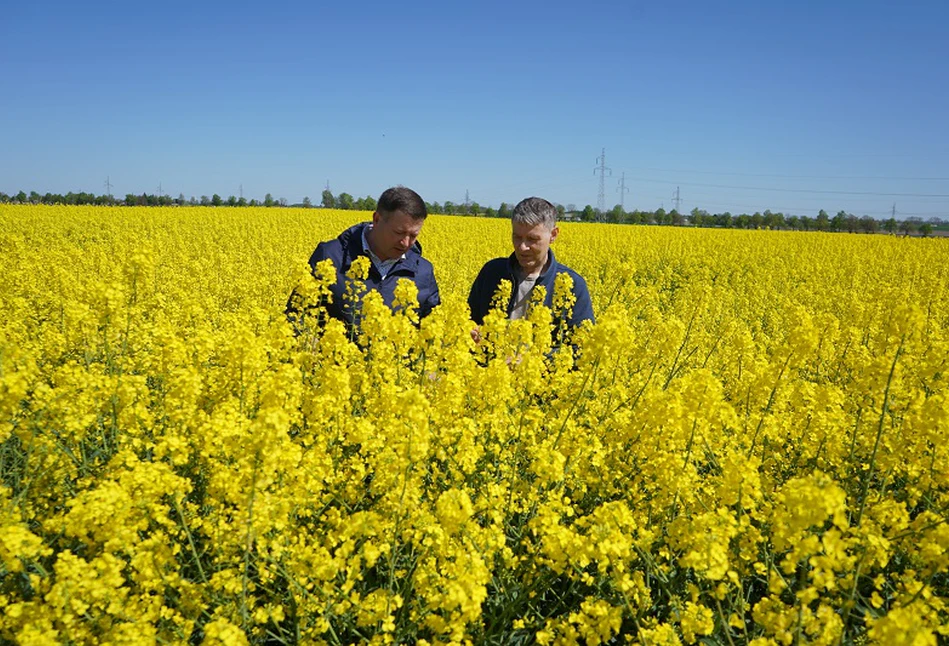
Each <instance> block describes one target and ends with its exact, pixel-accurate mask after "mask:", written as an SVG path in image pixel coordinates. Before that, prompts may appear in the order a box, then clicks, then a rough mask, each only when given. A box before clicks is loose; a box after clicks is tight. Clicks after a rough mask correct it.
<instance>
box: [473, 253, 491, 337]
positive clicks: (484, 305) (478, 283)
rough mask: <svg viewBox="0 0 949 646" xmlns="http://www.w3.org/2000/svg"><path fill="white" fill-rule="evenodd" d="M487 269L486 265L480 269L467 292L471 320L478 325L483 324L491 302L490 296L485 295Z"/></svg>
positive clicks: (486, 289)
mask: <svg viewBox="0 0 949 646" xmlns="http://www.w3.org/2000/svg"><path fill="white" fill-rule="evenodd" d="M487 268H488V266H487V265H485V266H484V267H482V268H481V271H479V272H478V277H477V278H475V281H474V283H472V285H471V290H470V291H469V292H468V309H469V310H471V320H472V321H474V322H475V323H477V324H478V325H481V324H483V323H484V315H485V314H487V313H488V306H489V305H490V300H491V295H490V294H487V291H488V286H487V284H486V283H487V282H488V280H487Z"/></svg>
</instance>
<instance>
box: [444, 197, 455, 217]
mask: <svg viewBox="0 0 949 646" xmlns="http://www.w3.org/2000/svg"><path fill="white" fill-rule="evenodd" d="M443 210H444V211H445V215H454V214H455V210H456V207H455V203H454V202H452V201H450V200H446V201H445V208H444V209H443Z"/></svg>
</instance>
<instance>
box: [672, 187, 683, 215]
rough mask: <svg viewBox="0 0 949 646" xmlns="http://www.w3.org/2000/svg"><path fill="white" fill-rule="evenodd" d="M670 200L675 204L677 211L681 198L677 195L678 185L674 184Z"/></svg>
mask: <svg viewBox="0 0 949 646" xmlns="http://www.w3.org/2000/svg"><path fill="white" fill-rule="evenodd" d="M672 202H673V203H674V204H675V212H676V213H679V204H681V203H682V199H681V198H680V197H679V187H678V186H676V192H675V193H673V194H672Z"/></svg>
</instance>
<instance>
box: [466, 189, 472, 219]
mask: <svg viewBox="0 0 949 646" xmlns="http://www.w3.org/2000/svg"><path fill="white" fill-rule="evenodd" d="M469 208H471V198H469V197H468V189H465V215H468V209H469Z"/></svg>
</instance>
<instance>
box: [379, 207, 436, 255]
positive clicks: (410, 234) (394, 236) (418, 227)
mask: <svg viewBox="0 0 949 646" xmlns="http://www.w3.org/2000/svg"><path fill="white" fill-rule="evenodd" d="M424 223H425V220H416V219H415V218H413V217H412V216H410V215H407V214H405V213H403V212H402V211H396V212H395V213H380V212H379V211H376V212H375V213H373V214H372V231H371V232H370V233H369V242H370V246H371V247H372V251H373V253H375V254H376V255H377V256H379V258H381V259H382V260H392V259H393V258H398V257H399V256H401V255H402V254H404V253H405V252H406V251H408V250H409V249H410V248H411V247H412V245H413V244H415V239H416V238H417V237H418V234H419V233H420V232H421V231H422V225H423V224H424Z"/></svg>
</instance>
